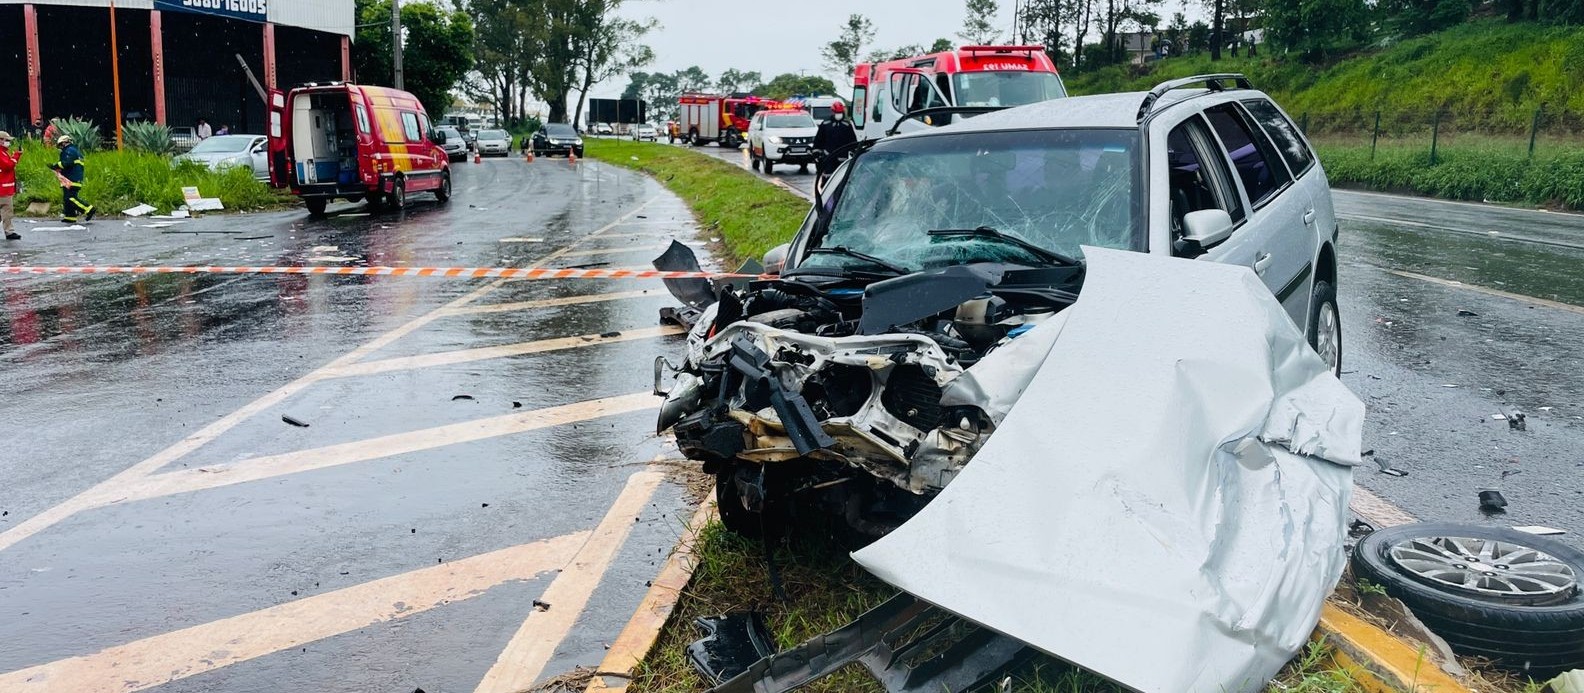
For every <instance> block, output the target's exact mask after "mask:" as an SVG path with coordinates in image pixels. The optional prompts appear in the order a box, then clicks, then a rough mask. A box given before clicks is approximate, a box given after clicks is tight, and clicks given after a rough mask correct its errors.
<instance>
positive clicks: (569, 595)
mask: <svg viewBox="0 0 1584 693" xmlns="http://www.w3.org/2000/svg"><path fill="white" fill-rule="evenodd" d="M663 478H665V475H664V474H663V473H661V472H659V471H656V470H653V469H648V470H644V471H641V472H638V473H637V474H634V475H632V476H631V477H629V478H628V479H627V486H626V488H623V489H622V492H621V495H620V496H618V497H617V498H616V502H615V503H612V504H611V507H610V510H609V511H608V512H606V513H605V519H603V520H601V521H600V524H599V526H598V527H596V528H594V534H593V535H592V536H590V537H589V540H588V543H586V544H584V545H583V548H582V549H581V550H579V551H578V553H577V556H575V557H574V558H573V559H572V563H571V565H568V566H567V567H566V569H565V570H563V571H561V574H559V575H557V576H556V578H555V580H554V581H552V582H551V583H550V587H549V588H547V589H545V593H544V596H542V597H540V599H541V600H542V601H544V602H547V603H549V604H550V608H549V610H547V611H538V610H534V611H531V612H529V614H528V618H526V619H524V620H523V624H522V627H521V628H519V629H517V634H516V635H514V636H512V639H511V642H510V643H508V644H507V645H506V649H504V650H502V651H501V654H500V657H499V658H497V659H496V660H495V666H493V667H490V670H489V673H487V674H485V675H484V679H483V680H482V681H480V682H479V685H478V688H476V689H474V692H475V693H515V692H516V691H521V690H524V689H526V688H528V687H529V686H532V685H533V683H534V681H535V680H537V679H538V678H539V674H541V673H542V672H543V671H544V668H545V664H547V663H549V661H550V657H551V655H553V654H555V648H556V647H557V646H558V645H560V644H561V641H562V640H563V639H565V638H566V636H567V633H569V632H571V630H572V626H573V625H574V624H575V623H576V622H577V618H578V616H579V615H581V614H582V613H583V607H585V606H587V605H588V601H589V597H590V596H592V595H593V594H594V588H595V587H598V586H599V583H600V579H601V578H602V577H604V575H605V572H606V571H607V570H608V569H609V568H610V564H611V561H612V560H614V559H615V558H616V553H617V551H618V550H620V549H621V546H622V543H623V542H625V541H626V540H627V535H628V534H629V533H631V532H632V528H633V525H634V524H635V523H634V522H633V518H634V517H635V516H636V515H638V513H640V512H642V511H643V507H644V505H645V504H647V503H648V502H649V499H650V497H652V496H653V495H654V492H655V489H656V488H657V487H659V485H660V481H661V480H662V479H663Z"/></svg>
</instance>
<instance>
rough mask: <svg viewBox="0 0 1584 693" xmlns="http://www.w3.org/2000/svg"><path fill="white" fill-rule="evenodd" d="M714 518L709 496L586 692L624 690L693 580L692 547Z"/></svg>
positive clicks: (606, 692)
mask: <svg viewBox="0 0 1584 693" xmlns="http://www.w3.org/2000/svg"><path fill="white" fill-rule="evenodd" d="M715 517H716V513H715V498H714V496H713V495H712V496H710V498H709V499H708V500H707V501H705V502H704V503H703V504H701V505H700V506H699V509H698V512H695V513H693V519H692V520H690V521H689V522H688V526H687V529H686V530H684V531H683V532H682V537H681V538H680V539H678V540H677V545H676V549H675V550H673V551H672V552H671V557H670V558H668V559H666V563H665V565H664V566H661V568H660V574H659V575H657V576H655V579H654V582H652V583H650V585H649V592H648V593H646V594H645V595H644V598H643V601H641V602H639V603H638V608H637V610H635V611H634V612H633V616H632V619H631V620H629V621H627V626H626V627H624V628H622V631H621V633H620V634H619V635H617V636H616V641H615V642H613V643H611V647H610V652H608V653H606V655H605V659H604V661H602V662H600V665H599V668H598V669H596V670H595V673H594V677H593V678H591V679H589V684H588V688H585V689H584V691H585V693H595V692H600V693H620V692H621V691H626V690H627V685H628V684H629V683H632V677H633V672H634V671H635V670H636V669H637V668H638V663H639V662H641V661H643V658H644V657H647V656H648V655H649V650H651V649H653V648H654V645H655V641H657V640H659V639H660V629H662V628H664V627H665V624H666V621H668V620H670V619H671V612H672V611H674V610H675V609H676V604H677V600H679V599H680V598H681V597H682V590H684V589H686V588H687V585H688V582H689V581H690V580H692V579H693V569H694V568H695V567H696V566H697V565H698V561H697V556H696V555H695V553H694V550H695V548H696V547H697V546H698V536H699V532H701V531H703V529H704V526H705V525H708V524H709V523H710V522H712V521H714V520H715Z"/></svg>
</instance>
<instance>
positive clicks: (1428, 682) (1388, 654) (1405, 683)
mask: <svg viewBox="0 0 1584 693" xmlns="http://www.w3.org/2000/svg"><path fill="white" fill-rule="evenodd" d="M1314 637H1316V638H1325V642H1326V644H1327V645H1330V646H1331V647H1332V648H1333V654H1332V658H1333V659H1334V660H1335V661H1336V662H1337V663H1338V664H1339V665H1341V666H1342V667H1343V668H1344V669H1346V670H1347V671H1348V672H1349V673H1350V674H1352V675H1353V678H1354V680H1356V681H1358V683H1359V684H1360V685H1362V686H1363V688H1364V690H1367V691H1370V692H1371V693H1376V692H1377V691H1378V692H1379V693H1387V692H1389V691H1414V693H1468V691H1469V689H1468V687H1466V686H1464V685H1463V684H1461V683H1459V682H1458V681H1457V680H1456V679H1453V678H1452V677H1451V676H1448V675H1447V674H1446V672H1444V671H1441V667H1440V666H1439V665H1437V663H1436V661H1435V659H1434V658H1433V657H1432V656H1431V655H1430V654H1429V653H1428V652H1427V651H1425V650H1424V649H1416V648H1415V647H1413V646H1412V645H1410V644H1409V643H1408V642H1407V641H1404V640H1400V639H1398V638H1397V637H1396V636H1394V635H1392V634H1391V633H1388V632H1386V631H1384V630H1381V629H1380V628H1378V627H1376V626H1374V625H1371V624H1370V623H1368V622H1366V621H1364V620H1363V619H1361V618H1359V617H1357V616H1354V615H1353V614H1350V613H1348V612H1346V611H1343V610H1342V609H1339V608H1337V607H1336V606H1334V605H1332V604H1330V603H1327V604H1326V605H1325V606H1324V607H1322V608H1321V610H1320V625H1318V626H1316V627H1315V632H1314Z"/></svg>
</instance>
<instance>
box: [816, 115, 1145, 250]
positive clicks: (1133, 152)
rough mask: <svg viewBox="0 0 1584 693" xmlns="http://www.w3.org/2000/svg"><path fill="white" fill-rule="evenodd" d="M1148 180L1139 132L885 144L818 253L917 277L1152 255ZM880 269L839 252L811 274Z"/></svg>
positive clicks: (843, 196)
mask: <svg viewBox="0 0 1584 693" xmlns="http://www.w3.org/2000/svg"><path fill="white" fill-rule="evenodd" d="M1139 170H1140V166H1139V164H1138V132H1137V131H1136V130H1121V129H1103V130H1102V129H1095V130H1045V131H1020V132H987V133H968V134H961V135H933V136H927V137H909V138H904V139H899V140H893V141H889V142H884V143H882V144H880V145H878V146H876V147H875V148H874V149H873V150H871V151H870V152H869V153H867V154H865V155H863V156H862V157H860V158H859V159H858V160H857V161H856V162H855V167H854V169H853V170H852V171H851V172H850V174H849V175H848V176H847V179H846V182H845V183H844V184H843V185H842V186H841V189H840V190H839V191H838V192H837V193H836V195H837V198H836V201H835V209H834V210H832V212H831V214H830V218H829V220H828V222H827V224H826V227H825V232H824V234H823V235H822V236H820V237H819V238H818V240H817V242H816V243H815V244H813V245H811V248H827V249H831V248H838V247H840V248H843V249H845V250H846V251H857V253H862V254H864V255H869V256H873V257H875V258H880V259H884V260H885V261H887V262H888V263H890V264H892V265H896V266H899V267H905V268H907V269H909V270H913V271H916V270H921V269H928V268H934V267H944V266H948V265H960V264H966V263H970V262H1008V263H1019V264H1031V265H1048V264H1062V260H1061V258H1062V256H1066V257H1071V258H1080V257H1082V251H1081V250H1080V246H1084V245H1091V246H1100V247H1105V248H1117V249H1120V250H1143V249H1144V247H1145V243H1144V223H1143V216H1144V211H1143V199H1142V194H1141V192H1142V189H1143V186H1142V184H1141V183H1140V181H1139V180H1138V177H1139V176H1138V174H1139ZM981 227H982V228H983V229H985V230H980V229H981ZM1029 245H1032V246H1036V247H1037V248H1030V247H1027V246H1029ZM1041 249H1042V250H1044V251H1048V252H1040V250H1041ZM1053 253H1054V256H1053V255H1052V254H1053ZM874 264H875V263H874V262H872V261H868V260H864V259H863V258H862V257H861V256H859V255H857V254H855V253H849V252H845V251H838V252H813V254H811V255H809V256H808V258H807V259H805V260H804V261H803V262H802V263H801V264H800V266H801V267H820V266H824V267H833V266H834V267H843V268H867V267H872V266H873V265H874Z"/></svg>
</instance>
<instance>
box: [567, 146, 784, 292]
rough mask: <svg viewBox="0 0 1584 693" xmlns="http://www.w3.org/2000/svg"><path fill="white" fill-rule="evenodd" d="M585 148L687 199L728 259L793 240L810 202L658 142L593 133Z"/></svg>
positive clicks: (751, 255) (758, 254)
mask: <svg viewBox="0 0 1584 693" xmlns="http://www.w3.org/2000/svg"><path fill="white" fill-rule="evenodd" d="M584 150H585V153H586V154H587V155H588V156H589V157H591V158H594V159H597V160H599V161H603V162H605V163H608V164H614V165H616V166H622V167H625V168H629V169H633V170H635V171H641V172H643V173H647V174H649V175H650V176H652V177H653V178H654V179H655V180H657V181H659V182H660V183H661V184H662V185H664V186H666V187H667V188H669V189H670V190H671V192H673V193H676V195H677V196H678V197H681V198H682V199H683V200H684V201H686V202H687V204H688V207H689V208H691V209H692V210H693V214H694V216H696V217H698V224H699V229H700V230H701V231H703V232H704V233H705V234H707V235H708V236H710V237H716V238H719V239H720V249H721V250H724V251H725V255H726V256H727V257H726V259H728V260H730V261H733V262H734V264H735V263H740V262H741V261H743V260H750V259H752V260H757V259H759V258H760V257H762V256H764V253H765V251H767V250H769V249H771V248H774V247H775V246H777V245H779V244H781V243H785V242H787V241H789V240H791V239H792V235H793V234H794V233H796V232H797V229H798V226H799V225H801V224H802V223H803V218H804V217H805V216H807V215H808V210H809V203H808V202H807V201H804V200H802V199H800V198H798V197H797V196H795V195H792V194H790V193H788V192H787V191H785V190H783V189H781V188H779V187H777V186H776V185H774V184H772V183H767V182H765V181H763V180H760V179H759V178H758V177H756V176H754V175H753V174H751V173H749V172H747V171H744V170H742V169H741V168H739V167H737V166H733V165H732V164H730V163H727V162H725V161H721V160H719V159H716V158H714V157H709V156H703V155H701V154H699V153H698V152H692V151H688V150H687V149H684V148H681V147H673V146H670V145H665V144H657V143H653V142H632V141H628V140H620V139H595V138H589V139H588V140H586V144H585V145H584Z"/></svg>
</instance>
